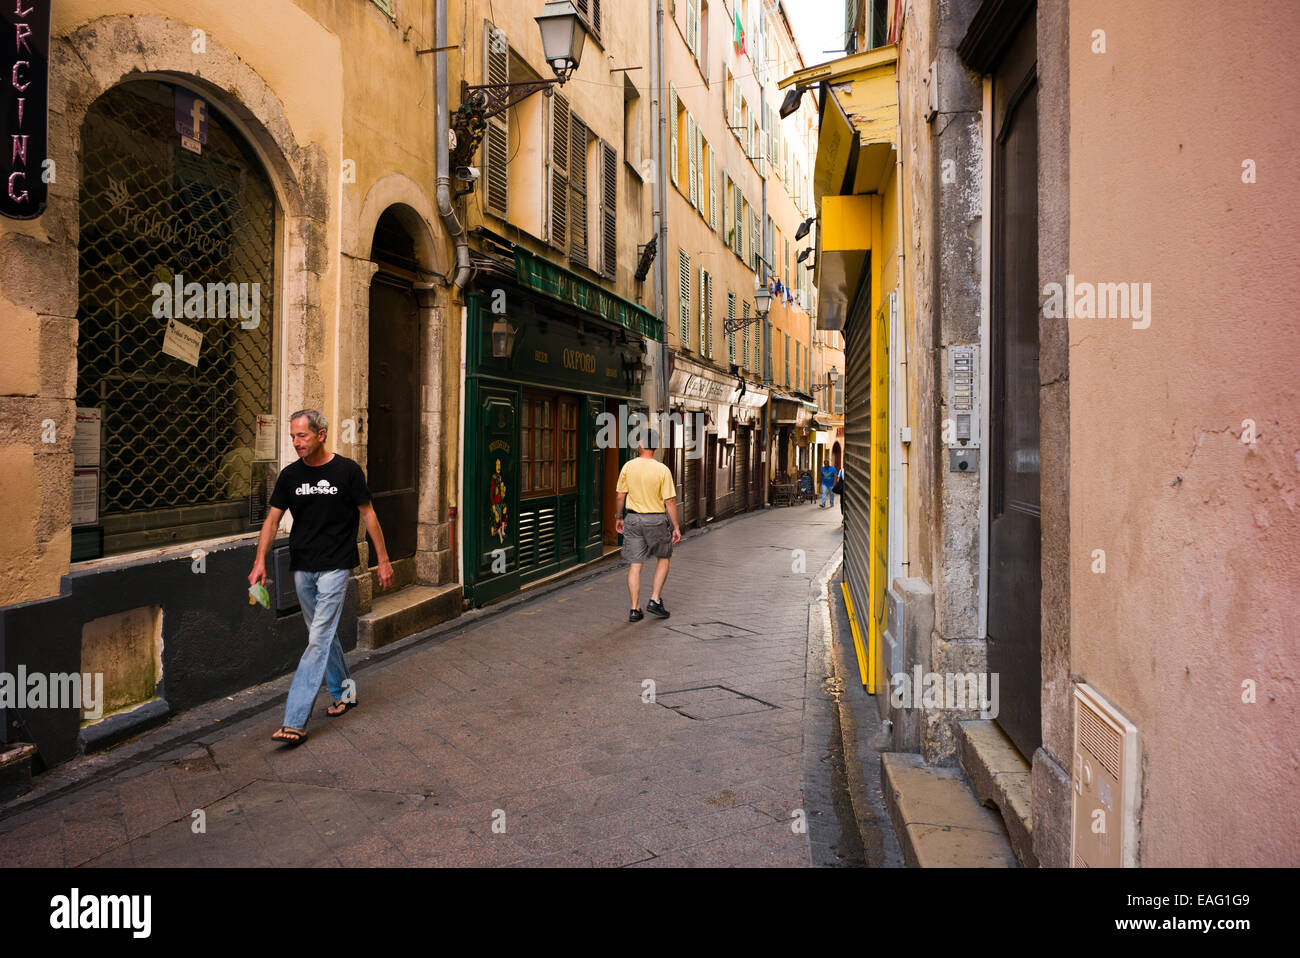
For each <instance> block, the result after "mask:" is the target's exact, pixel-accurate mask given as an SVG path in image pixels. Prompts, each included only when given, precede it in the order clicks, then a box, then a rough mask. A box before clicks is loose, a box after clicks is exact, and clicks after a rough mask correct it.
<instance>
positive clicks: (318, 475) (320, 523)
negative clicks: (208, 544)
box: [248, 409, 393, 745]
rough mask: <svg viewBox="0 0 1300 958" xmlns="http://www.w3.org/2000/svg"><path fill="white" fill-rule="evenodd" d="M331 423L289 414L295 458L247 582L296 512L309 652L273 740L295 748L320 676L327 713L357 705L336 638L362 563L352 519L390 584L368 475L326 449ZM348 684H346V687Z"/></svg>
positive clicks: (262, 572)
mask: <svg viewBox="0 0 1300 958" xmlns="http://www.w3.org/2000/svg"><path fill="white" fill-rule="evenodd" d="M328 426H329V423H328V421H327V420H326V419H325V417H324V416H322V415H321V413H320V411H319V410H317V409H303V410H300V411H298V412H296V413H294V414H293V415H292V416H291V417H289V436H290V438H292V440H293V448H294V450H295V451H296V452H297V453H298V461H297V462H295V463H291V464H289V465H288V466H285V467H284V469H283V470H282V471H281V472H280V476H279V478H278V479H277V480H276V482H275V489H274V491H273V492H272V493H271V499H270V507H271V508H270V510H269V511H268V512H267V514H266V521H265V522H263V523H262V535H261V538H260V539H258V542H257V559H256V561H255V562H254V563H253V571H252V572H251V573H249V576H248V584H249V585H257V584H260V583H262V582H264V581H265V580H266V557H267V554H268V553H269V552H270V549H271V542H272V541H273V540H274V539H275V534H276V532H277V530H279V528H280V517H281V516H283V515H284V512H285V510H286V509H287V510H288V511H289V512H290V513H291V514H292V515H293V529H292V530H290V533H289V568H290V569H291V570H292V571H293V585H294V589H295V590H296V591H297V593H298V604H299V605H301V606H302V615H303V622H304V623H305V624H306V625H307V628H308V635H307V650H306V651H305V652H303V654H302V658H301V659H300V660H299V662H298V670H297V671H296V672H295V673H294V675H293V684H292V685H291V686H290V687H289V701H288V702H287V703H286V704H285V709H284V725H282V726H281V727H280V728H279V730H277V731H276V733H275V734H274V735H272V736H271V738H272V739H274V740H275V741H277V742H284V743H286V744H288V745H298V744H299V743H301V742H303V741H306V739H307V731H306V729H307V720H308V718H310V717H311V707H312V705H313V704H315V701H316V694H317V693H318V692H319V691H320V685H321V679H322V678H324V679H325V684H326V686H327V687H328V689H329V693H330V698H331V699H332V700H333V701H332V704H331V705H330V706H329V708H327V709H326V710H325V711H326V713H327V714H329V715H334V716H337V715H342V714H343V713H344V712H346V711H347V710H348V709H350V708H352V707H353V706H355V705H356V704H357V703H356V694H355V691H354V689H353V688H347V687H346V686H351V685H352V681H351V676H350V675H349V674H348V666H347V663H346V662H345V661H344V659H343V647H342V646H341V645H340V644H339V640H338V634H337V633H338V625H339V616H340V615H341V614H342V612H343V597H344V595H345V594H346V592H347V585H348V575H349V573H350V571H351V570H352V569H354V568H356V567H357V566H358V565H360V564H361V558H360V555H359V553H358V551H357V518H358V516H360V517H361V519H362V520H363V521H364V522H365V524H366V531H367V532H368V533H370V540H371V541H372V542H373V543H374V544H375V553H376V555H377V556H378V557H379V585H380V588H383V589H387V588H388V587H389V586H390V585H392V583H393V567H392V565H391V563H389V561H388V549H387V547H386V546H385V545H384V533H383V532H382V531H381V530H380V528H379V519H378V518H377V517H376V516H375V508H374V506H373V505H371V502H370V490H369V489H368V488H367V487H366V477H365V474H364V473H363V472H362V471H361V467H360V466H359V465H357V463H356V462H354V461H353V460H351V459H349V458H347V456H340V455H338V454H336V453H329V452H326V451H325V433H326V430H327V428H328ZM345 684H346V686H345Z"/></svg>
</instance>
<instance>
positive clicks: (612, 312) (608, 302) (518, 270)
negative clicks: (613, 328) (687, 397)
mask: <svg viewBox="0 0 1300 958" xmlns="http://www.w3.org/2000/svg"><path fill="white" fill-rule="evenodd" d="M515 276H516V278H517V279H518V281H519V284H520V285H521V286H524V287H526V288H528V289H532V290H536V291H537V292H539V293H544V294H545V295H547V296H550V297H551V298H552V299H557V300H559V301H560V302H562V303H568V304H569V305H570V306H573V307H576V308H577V309H580V310H582V311H584V312H587V313H592V314H594V315H596V316H600V317H601V318H602V319H606V320H609V321H610V322H611V323H617V324H618V325H619V326H622V327H623V328H624V329H630V330H632V331H633V332H637V333H640V334H641V335H642V336H646V337H648V338H650V339H653V340H656V341H658V342H661V343H662V342H666V341H667V337H666V336H665V335H664V324H663V323H661V322H660V321H659V317H658V316H656V315H655V314H654V313H652V312H650V311H649V310H648V309H645V308H643V307H641V306H638V305H637V304H636V303H633V302H631V301H629V300H626V299H623V298H622V297H621V296H615V295H614V294H613V293H611V292H610V291H609V290H607V289H605V288H604V287H602V286H598V285H597V284H595V283H593V282H591V280H589V279H585V278H584V277H582V276H579V275H578V274H577V273H574V272H571V271H570V270H567V269H565V268H564V267H563V266H558V265H556V264H555V263H552V262H551V261H550V260H548V259H543V258H542V257H540V256H536V255H534V254H533V253H532V252H530V251H529V250H527V249H525V248H524V247H522V246H516V247H515Z"/></svg>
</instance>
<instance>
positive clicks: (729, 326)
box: [722, 313, 767, 335]
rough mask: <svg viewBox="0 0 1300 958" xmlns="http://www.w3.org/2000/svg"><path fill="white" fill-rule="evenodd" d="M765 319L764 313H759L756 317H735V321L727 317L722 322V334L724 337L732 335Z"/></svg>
mask: <svg viewBox="0 0 1300 958" xmlns="http://www.w3.org/2000/svg"><path fill="white" fill-rule="evenodd" d="M765 319H767V315H766V314H764V313H759V314H758V315H757V316H737V317H736V318H735V319H732V318H730V317H728V318H726V319H724V320H723V321H722V332H723V334H724V335H725V334H727V333H734V332H736V331H737V330H739V329H744V328H745V327H746V326H749V325H751V324H753V323H761V322H762V321H763V320H765Z"/></svg>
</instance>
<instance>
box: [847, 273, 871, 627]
mask: <svg viewBox="0 0 1300 958" xmlns="http://www.w3.org/2000/svg"><path fill="white" fill-rule="evenodd" d="M862 273H863V277H864V281H863V282H862V283H860V284H859V286H858V292H857V297H856V299H855V300H854V303H853V310H852V312H851V313H850V315H849V318H848V322H847V323H845V328H844V338H845V347H844V364H845V367H846V370H845V372H846V375H845V383H846V387H847V388H846V392H845V397H844V497H843V499H842V500H841V504H842V508H843V516H844V578H845V579H846V580H847V581H848V583H849V592H850V594H851V595H852V596H853V607H854V608H855V609H857V610H859V611H858V616H859V621H860V623H861V627H862V628H863V630H864V631H865V629H867V628H869V623H868V618H867V612H868V610H869V609H870V608H871V602H870V596H871V589H870V584H871V573H870V570H871V515H870V496H869V493H870V475H871V473H870V468H869V467H870V461H871V460H870V452H871V314H870V309H871V284H870V280H869V278H868V277H869V276H870V273H871V261H870V256H869V255H868V258H867V261H866V262H865V263H863V266H862ZM863 638H864V641H865V635H864V637H863Z"/></svg>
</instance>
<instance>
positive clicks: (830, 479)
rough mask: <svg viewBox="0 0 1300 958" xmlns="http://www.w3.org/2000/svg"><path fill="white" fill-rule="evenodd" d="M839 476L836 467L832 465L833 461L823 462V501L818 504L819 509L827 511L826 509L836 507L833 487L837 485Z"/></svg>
mask: <svg viewBox="0 0 1300 958" xmlns="http://www.w3.org/2000/svg"><path fill="white" fill-rule="evenodd" d="M837 475H838V474H837V473H836V471H835V467H834V466H832V465H831V461H830V460H829V459H827V460H824V461H823V462H822V474H821V480H822V501H821V502H820V503H819V504H818V506H817V508H819V509H826V508H831V507H833V506H834V505H835V491H834V488H833V487H834V485H835V479H836V477H837Z"/></svg>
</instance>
